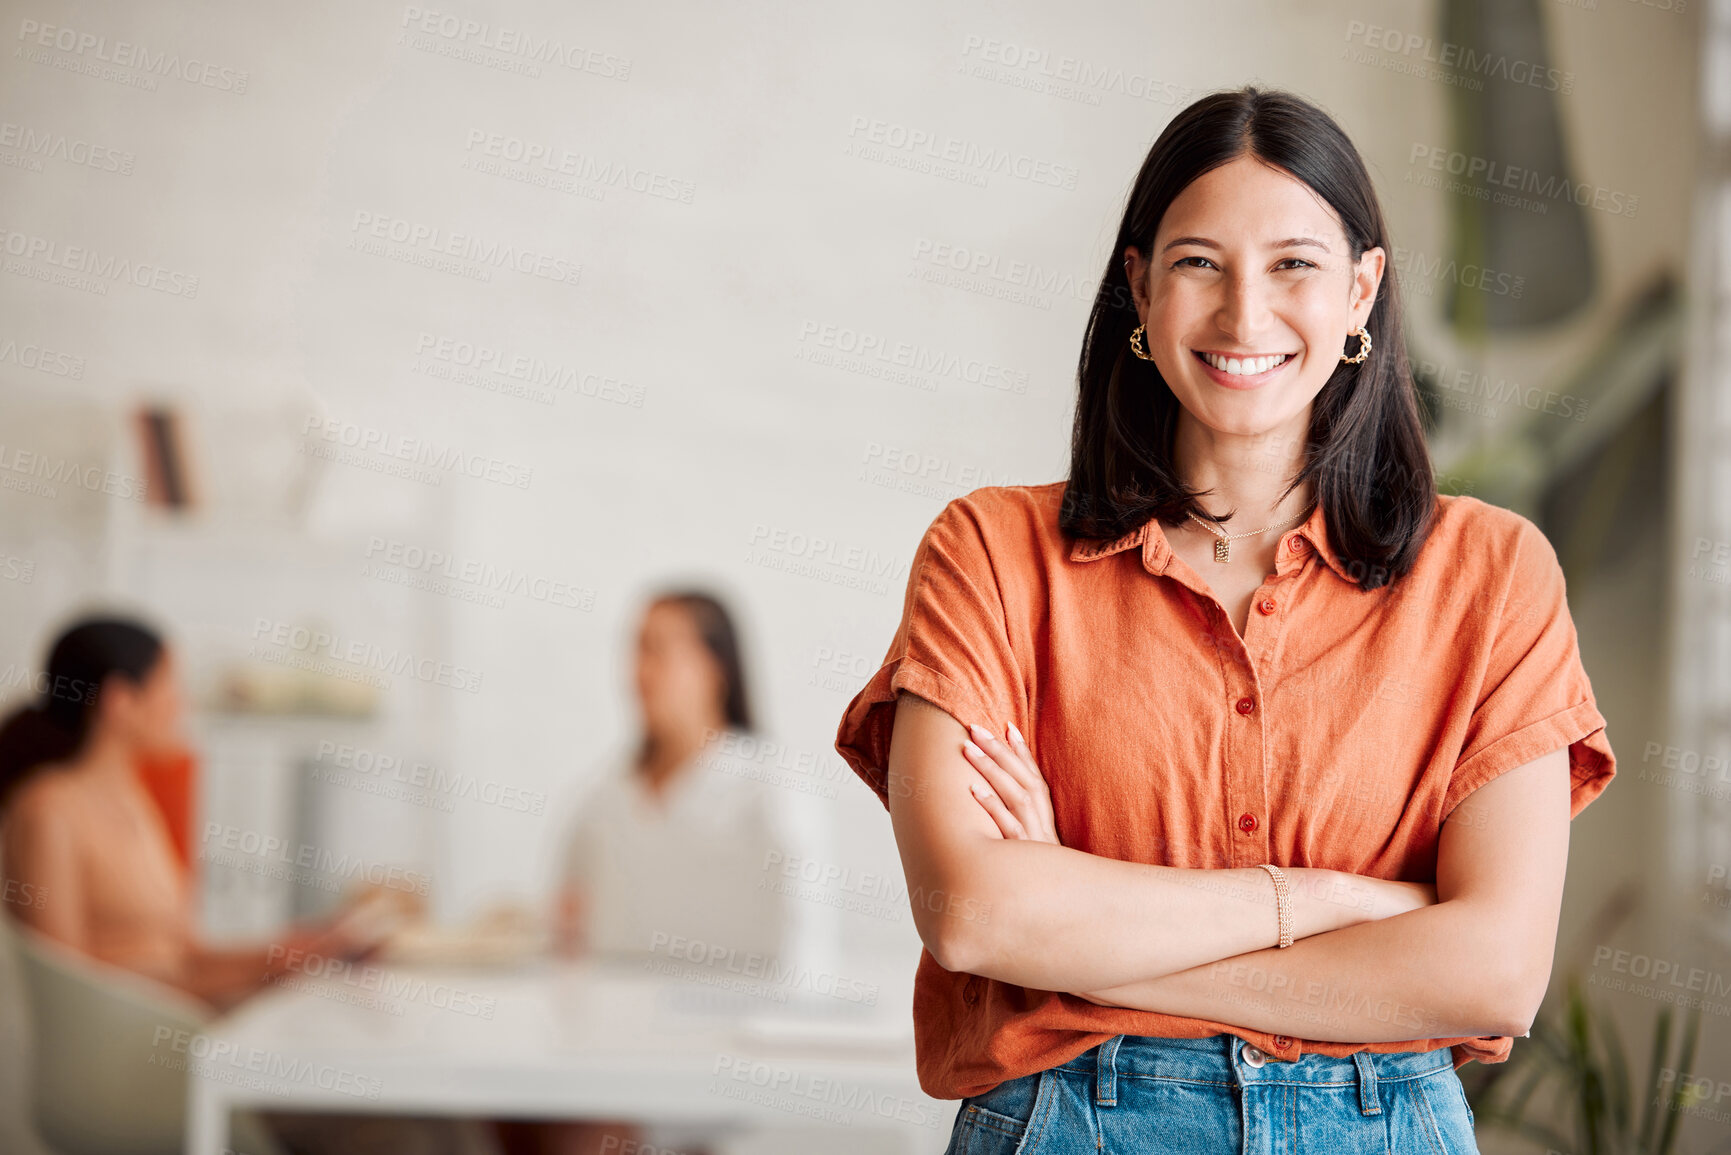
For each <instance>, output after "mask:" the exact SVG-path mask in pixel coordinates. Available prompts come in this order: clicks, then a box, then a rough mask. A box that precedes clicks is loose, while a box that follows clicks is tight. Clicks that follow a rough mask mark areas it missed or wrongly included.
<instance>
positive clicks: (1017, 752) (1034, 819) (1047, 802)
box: [962, 723, 1063, 846]
mask: <svg viewBox="0 0 1731 1155" xmlns="http://www.w3.org/2000/svg"><path fill="white" fill-rule="evenodd" d="M968 733H970V734H972V735H973V738H974V740H973V741H972V742H965V743H963V745H962V749H963V751H964V752H965V753H966V755H967V758H968V761H969V762H970V763H971V764H972V765H973V767H974V769H975V770H977V771H979V774H980V777H981V778H982V779H983V781H982V782H971V783H969V784H968V788H969V789H970V790H972V791H973V792H974V797H975V798H976V799H978V800H979V803H980V805H981V806H983V807H985V808H986V813H987V814H990V815H991V816H992V820H993V821H995V822H996V823H997V824H998V832H999V833H1000V834H1002V835H1003V836H1004V837H1005V838H1020V839H1023V840H1025V841H1028V842H1050V843H1051V844H1052V845H1053V846H1062V845H1063V843H1061V842H1059V841H1058V829H1057V825H1056V823H1055V822H1054V820H1053V818H1052V795H1051V792H1050V791H1048V790H1047V789H1046V779H1045V778H1044V777H1043V776H1042V775H1041V774H1040V768H1039V767H1038V766H1036V765H1034V759H1033V756H1032V755H1031V754H1030V753H1029V752H1028V744H1027V742H1026V741H1024V740H1023V738H1022V734H1021V731H1019V730H1017V729H1016V727H1015V724H1014V723H1010V724H1009V725H1006V726H1005V727H1004V734H1005V737H1004V738H1002V739H1000V738H998V737H996V736H995V735H994V734H993V733H992V732H991V731H990V730H988V729H986V728H985V727H984V726H980V725H978V724H975V723H969V725H968ZM976 743H978V744H977V745H976Z"/></svg>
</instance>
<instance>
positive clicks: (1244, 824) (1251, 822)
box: [1238, 813, 1256, 834]
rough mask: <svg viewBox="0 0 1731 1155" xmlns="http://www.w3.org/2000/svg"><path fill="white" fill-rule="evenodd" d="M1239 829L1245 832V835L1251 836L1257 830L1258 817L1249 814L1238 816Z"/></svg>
mask: <svg viewBox="0 0 1731 1155" xmlns="http://www.w3.org/2000/svg"><path fill="white" fill-rule="evenodd" d="M1238 829H1240V830H1242V831H1244V833H1246V834H1249V833H1250V832H1251V831H1252V830H1255V829H1256V815H1254V814H1249V813H1246V814H1240V815H1239V816H1238Z"/></svg>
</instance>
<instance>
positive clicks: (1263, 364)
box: [1191, 349, 1297, 389]
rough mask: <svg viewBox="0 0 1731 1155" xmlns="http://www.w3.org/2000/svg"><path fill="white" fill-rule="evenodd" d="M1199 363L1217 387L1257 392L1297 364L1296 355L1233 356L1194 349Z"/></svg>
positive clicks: (1241, 354) (1246, 354)
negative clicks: (1283, 371) (1259, 388)
mask: <svg viewBox="0 0 1731 1155" xmlns="http://www.w3.org/2000/svg"><path fill="white" fill-rule="evenodd" d="M1191 352H1192V353H1193V354H1195V356H1196V360H1198V361H1199V362H1201V363H1202V367H1203V369H1205V370H1206V371H1207V373H1208V376H1209V378H1210V379H1212V380H1213V381H1214V383H1215V384H1217V385H1224V386H1226V388H1228V389H1255V388H1258V387H1260V386H1262V385H1266V384H1267V383H1268V382H1270V381H1272V380H1274V378H1275V377H1277V376H1279V375H1280V372H1281V370H1283V369H1285V368H1286V367H1287V366H1288V365H1291V364H1292V363H1293V360H1294V359H1295V358H1296V357H1297V354H1296V353H1229V352H1215V351H1213V350H1208V349H1192V350H1191Z"/></svg>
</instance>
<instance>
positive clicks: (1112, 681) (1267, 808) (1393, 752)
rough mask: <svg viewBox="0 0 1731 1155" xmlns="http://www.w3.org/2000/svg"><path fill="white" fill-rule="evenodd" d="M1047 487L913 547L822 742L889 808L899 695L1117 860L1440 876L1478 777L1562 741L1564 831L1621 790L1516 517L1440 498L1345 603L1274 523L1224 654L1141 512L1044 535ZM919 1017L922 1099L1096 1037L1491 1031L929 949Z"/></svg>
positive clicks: (1314, 523) (1303, 538) (1004, 492)
mask: <svg viewBox="0 0 1731 1155" xmlns="http://www.w3.org/2000/svg"><path fill="white" fill-rule="evenodd" d="M1065 484H1066V483H1065V482H1061V481H1060V482H1053V483H1051V484H1047V485H1008V486H988V487H985V488H982V489H977V490H975V491H973V492H972V493H969V494H967V495H966V496H964V497H959V498H956V499H954V500H953V501H951V502H950V503H949V504H948V505H946V506H945V507H944V509H943V511H942V512H940V513H939V514H938V515H937V517H936V518H935V519H934V520H933V521H932V523H931V526H930V527H929V528H928V529H927V530H926V532H925V536H924V537H923V538H922V539H921V541H920V544H919V547H918V549H917V550H916V551H915V554H914V559H913V563H912V565H911V568H910V573H909V577H908V586H907V593H906V597H905V599H904V602H903V607H902V620H901V624H900V625H899V626H898V627H897V629H896V633H895V637H894V638H893V639H892V640H891V642H890V647H889V652H888V653H887V654H886V655H885V657H884V663H883V665H882V667H881V668H879V669H878V671H877V672H876V673H875V674H873V675H872V677H871V680H870V681H868V682H867V683H866V685H865V688H864V689H862V690H860V692H859V693H858V694H856V695H855V696H854V698H853V700H852V701H851V702H849V703H848V707H847V711H846V713H845V714H844V716H843V717H842V720H841V725H840V727H839V729H838V730H837V733H836V749H837V751H839V752H840V754H841V755H842V757H843V758H844V759H845V760H846V761H847V763H848V765H849V766H851V767H852V768H853V770H854V772H855V773H856V774H858V775H859V777H860V778H862V779H863V780H864V781H865V782H866V784H867V785H869V786H870V787H871V788H872V789H873V790H874V791H876V792H877V794H878V797H879V799H880V801H881V802H882V803H883V805H884V807H885V809H886V810H887V809H888V807H889V795H888V791H887V786H886V780H887V772H886V769H885V767H886V765H887V763H888V758H889V747H890V730H891V728H892V727H893V724H894V715H895V698H896V693H897V691H899V690H904V689H905V690H907V691H909V692H910V693H913V694H916V695H918V696H919V697H922V698H925V699H927V700H929V701H931V702H933V703H935V704H937V705H938V706H940V707H942V708H943V709H944V710H945V711H947V712H948V713H949V714H951V715H952V716H953V717H955V718H956V719H957V720H958V721H960V722H962V723H963V724H966V723H969V722H979V723H981V724H982V725H985V726H986V727H988V728H989V729H992V730H993V731H995V732H999V733H1001V732H1002V730H1003V724H1004V723H1005V722H1007V721H1008V722H1014V723H1015V724H1016V727H1017V728H1018V729H1020V730H1021V731H1022V733H1023V734H1024V735H1025V736H1026V738H1027V741H1028V746H1029V749H1030V752H1031V753H1032V755H1033V758H1034V761H1035V763H1036V764H1037V765H1038V766H1039V768H1040V771H1041V773H1042V774H1043V775H1044V776H1045V779H1046V781H1047V784H1048V786H1049V788H1050V792H1051V798H1052V810H1053V814H1054V817H1055V819H1056V823H1057V833H1058V837H1059V840H1060V841H1061V842H1062V843H1063V844H1064V845H1065V846H1068V847H1072V848H1075V849H1077V850H1083V851H1086V852H1088V853H1090V854H1098V855H1103V856H1105V857H1108V858H1116V859H1122V860H1125V861H1129V862H1145V863H1151V864H1158V865H1164V866H1175V867H1188V868H1209V869H1216V868H1238V867H1247V866H1255V865H1257V864H1258V863H1263V862H1271V863H1275V864H1276V865H1280V866H1292V867H1320V868H1326V869H1331V870H1341V871H1346V872H1349V873H1352V874H1362V875H1369V876H1371V877H1375V878H1385V879H1397V880H1402V881H1412V882H1434V881H1435V879H1436V858H1437V837H1438V833H1439V830H1440V828H1441V826H1442V823H1443V820H1444V819H1445V818H1447V817H1448V816H1449V813H1450V812H1451V811H1452V810H1453V809H1454V808H1455V807H1456V806H1457V805H1459V803H1460V801H1461V800H1462V799H1463V798H1465V797H1466V796H1467V795H1468V794H1470V793H1472V792H1473V791H1474V790H1476V789H1478V788H1479V787H1480V786H1483V785H1484V784H1485V783H1486V782H1489V781H1490V780H1491V779H1493V778H1495V777H1497V776H1498V775H1499V774H1502V773H1504V772H1505V771H1508V770H1512V769H1514V768H1515V767H1517V766H1520V765H1523V764H1524V763H1527V762H1530V761H1532V760H1533V759H1534V758H1537V757H1539V756H1540V755H1542V754H1545V753H1547V752H1549V751H1552V750H1556V749H1559V748H1561V747H1565V746H1566V747H1568V753H1569V773H1570V777H1571V783H1570V811H1569V813H1570V817H1571V818H1573V817H1574V815H1576V814H1579V813H1580V812H1581V809H1582V808H1583V807H1585V806H1586V805H1587V803H1589V802H1591V801H1592V800H1593V799H1594V798H1596V797H1597V796H1598V795H1599V794H1600V792H1602V791H1603V790H1604V789H1605V787H1606V785H1607V784H1608V783H1609V782H1610V780H1611V777H1612V775H1613V774H1615V772H1616V762H1615V757H1614V755H1613V754H1612V752H1611V747H1610V744H1609V743H1608V742H1607V740H1606V738H1605V720H1604V718H1603V717H1601V716H1600V714H1599V711H1598V708H1597V706H1596V704H1595V703H1594V700H1593V691H1592V687H1591V685H1589V683H1588V681H1587V675H1586V671H1585V670H1584V669H1583V668H1582V666H1581V661H1580V654H1579V650H1578V648H1577V645H1576V638H1575V628H1574V623H1573V622H1572V620H1571V619H1570V617H1569V610H1568V604H1567V601H1566V600H1565V597H1564V588H1563V573H1562V569H1561V567H1560V566H1559V565H1558V564H1557V557H1556V552H1555V550H1553V549H1552V547H1551V544H1550V542H1549V541H1547V540H1546V538H1545V536H1544V535H1543V534H1542V533H1541V532H1540V531H1539V530H1538V528H1537V527H1536V526H1534V525H1533V523H1532V522H1531V521H1529V520H1527V519H1526V518H1524V517H1522V516H1520V515H1518V514H1516V513H1513V512H1510V511H1509V510H1505V509H1501V508H1499V507H1497V506H1494V505H1489V504H1487V503H1485V502H1483V501H1480V500H1478V499H1477V498H1473V497H1451V496H1439V497H1438V499H1437V502H1438V509H1437V517H1436V519H1435V521H1434V523H1433V528H1432V530H1431V533H1430V536H1429V537H1428V539H1427V540H1426V541H1425V543H1424V545H1423V547H1422V548H1421V550H1420V552H1419V555H1418V560H1417V563H1416V565H1415V566H1414V568H1413V569H1412V571H1411V572H1410V573H1408V574H1407V575H1406V576H1405V577H1404V578H1402V579H1400V580H1399V581H1397V582H1395V583H1394V584H1393V585H1385V586H1383V587H1381V588H1379V589H1376V590H1372V591H1369V592H1366V591H1364V590H1361V589H1359V588H1358V586H1357V584H1356V583H1355V582H1354V581H1353V578H1354V576H1355V575H1354V574H1353V573H1352V572H1350V570H1351V567H1350V565H1349V564H1347V563H1343V562H1342V561H1341V560H1340V559H1339V558H1337V557H1335V556H1334V554H1333V552H1332V550H1331V549H1330V547H1329V543H1328V534H1327V532H1326V530H1325V526H1324V520H1323V517H1324V515H1323V510H1322V508H1321V506H1320V505H1318V507H1317V509H1316V510H1315V511H1314V512H1313V513H1312V514H1311V516H1310V518H1309V519H1308V520H1307V521H1306V522H1305V523H1304V524H1303V525H1300V526H1298V527H1296V528H1294V529H1291V530H1288V531H1287V532H1286V533H1284V534H1282V535H1281V538H1280V542H1279V547H1278V552H1277V553H1276V555H1275V556H1276V561H1275V570H1274V573H1273V574H1271V575H1269V577H1268V578H1267V579H1266V580H1265V582H1264V583H1263V585H1262V587H1261V588H1260V589H1259V590H1258V591H1257V593H1256V596H1255V598H1254V600H1253V601H1252V603H1251V609H1250V614H1249V617H1248V619H1247V621H1246V623H1245V629H1244V635H1243V637H1242V638H1241V637H1240V636H1239V634H1238V631H1237V630H1236V629H1235V628H1234V627H1233V625H1232V623H1231V620H1230V619H1229V617H1228V616H1227V613H1226V610H1225V609H1224V608H1223V607H1222V606H1221V604H1220V602H1219V600H1218V599H1217V598H1216V597H1215V596H1214V593H1213V592H1212V591H1211V590H1210V589H1209V587H1208V585H1207V583H1206V582H1204V581H1202V580H1201V579H1200V577H1199V575H1198V574H1197V573H1196V571H1195V570H1194V569H1192V568H1191V567H1190V565H1189V564H1188V563H1186V562H1185V561H1184V560H1183V559H1182V558H1180V557H1178V556H1177V555H1176V554H1174V553H1173V552H1172V547H1171V545H1170V544H1169V543H1168V541H1167V539H1166V534H1165V532H1164V530H1163V528H1162V526H1161V525H1160V523H1159V521H1158V520H1156V519H1152V518H1151V519H1149V520H1148V521H1147V522H1146V523H1144V524H1143V525H1142V526H1141V527H1140V528H1138V529H1136V530H1134V531H1132V532H1130V533H1127V534H1125V535H1124V536H1122V537H1120V538H1118V539H1117V540H1115V541H1111V542H1103V543H1102V542H1089V541H1079V540H1075V539H1069V538H1066V537H1065V535H1064V534H1063V533H1062V532H1060V530H1059V528H1058V505H1059V501H1060V499H1061V498H1062V496H1063V491H1064V486H1065ZM913 1015H914V1042H915V1051H916V1057H917V1064H918V1068H919V1080H920V1085H921V1087H923V1088H924V1089H925V1091H926V1093H927V1094H930V1095H932V1096H933V1097H935V1098H940V1099H959V1098H963V1097H966V1096H969V1095H978V1094H983V1093H985V1092H986V1091H988V1090H990V1089H991V1088H992V1087H994V1086H996V1085H997V1084H998V1083H1000V1082H1003V1081H1004V1080H1006V1079H1013V1078H1018V1077H1020V1076H1022V1075H1026V1074H1030V1073H1033V1072H1036V1071H1041V1070H1045V1069H1047V1068H1049V1067H1054V1066H1057V1065H1059V1064H1062V1063H1064V1062H1067V1061H1068V1060H1070V1059H1072V1058H1074V1057H1075V1056H1077V1055H1079V1054H1081V1053H1082V1052H1083V1051H1086V1050H1088V1049H1089V1048H1090V1047H1093V1046H1095V1045H1096V1044H1098V1043H1102V1042H1105V1041H1106V1040H1107V1039H1109V1038H1111V1037H1112V1036H1114V1035H1118V1034H1128V1035H1154V1036H1163V1037H1171V1038H1198V1037H1204V1036H1208V1035H1214V1034H1221V1033H1227V1034H1232V1035H1236V1036H1238V1037H1239V1038H1242V1039H1244V1040H1246V1041H1248V1042H1250V1043H1252V1044H1254V1045H1255V1046H1257V1047H1260V1048H1261V1049H1262V1050H1264V1051H1266V1052H1268V1053H1269V1054H1270V1055H1272V1056H1274V1057H1276V1058H1279V1059H1296V1058H1298V1057H1299V1056H1300V1055H1301V1054H1304V1053H1305V1052H1308V1051H1314V1052H1317V1053H1320V1054H1325V1055H1336V1056H1344V1055H1350V1054H1352V1053H1353V1052H1355V1051H1360V1050H1364V1051H1426V1050H1434V1049H1437V1048H1440V1047H1452V1048H1453V1052H1452V1056H1451V1057H1452V1059H1453V1062H1454V1065H1455V1066H1456V1067H1457V1068H1458V1067H1460V1066H1462V1065H1463V1064H1465V1063H1466V1062H1468V1061H1469V1060H1471V1059H1477V1060H1479V1061H1480V1062H1486V1063H1495V1062H1501V1061H1503V1060H1504V1059H1506V1058H1507V1057H1508V1054H1509V1050H1510V1047H1511V1045H1512V1043H1513V1040H1511V1039H1509V1038H1507V1037H1504V1036H1485V1037H1461V1038H1450V1039H1412V1040H1408V1041H1405V1042H1383V1043H1340V1042H1325V1041H1311V1040H1308V1039H1299V1038H1289V1037H1287V1036H1285V1035H1271V1034H1266V1033H1263V1032H1261V1031H1256V1030H1251V1029H1248V1028H1245V1027H1242V1026H1238V1025H1236V1024H1233V1023H1223V1022H1213V1021H1210V1020H1205V1019H1195V1018H1188V1017H1184V1016H1180V1015H1167V1014H1160V1013H1157V1012H1153V1011H1142V1010H1134V1009H1129V1008H1123V1007H1106V1006H1100V1005H1098V1004H1096V1003H1091V1002H1089V1001H1088V1000H1086V999H1083V998H1080V997H1078V996H1076V995H1072V994H1068V993H1063V992H1055V991H1039V990H1029V989H1025V988H1023V987H1019V986H1015V985H1013V984H1009V983H1003V982H999V981H996V980H993V979H988V978H983V977H981V976H978V975H970V974H964V973H958V972H951V971H946V970H944V969H943V968H942V967H940V966H938V964H937V961H936V960H935V959H933V958H932V955H931V952H929V951H921V953H920V962H919V969H918V971H917V972H916V974H915V979H914V1002H913ZM1419 1025H1420V1023H1419V1022H1417V1021H1415V1022H1414V1026H1415V1027H1417V1026H1419Z"/></svg>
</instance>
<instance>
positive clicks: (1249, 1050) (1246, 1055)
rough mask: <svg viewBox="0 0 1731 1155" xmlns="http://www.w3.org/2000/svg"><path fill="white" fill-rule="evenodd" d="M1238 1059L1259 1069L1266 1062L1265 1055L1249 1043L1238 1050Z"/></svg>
mask: <svg viewBox="0 0 1731 1155" xmlns="http://www.w3.org/2000/svg"><path fill="white" fill-rule="evenodd" d="M1238 1057H1239V1058H1241V1059H1243V1060H1244V1061H1245V1062H1246V1063H1249V1064H1250V1065H1251V1066H1252V1067H1260V1066H1262V1064H1264V1063H1266V1062H1267V1061H1268V1056H1267V1055H1265V1054H1263V1053H1262V1052H1261V1051H1260V1050H1258V1049H1257V1048H1256V1047H1253V1046H1251V1045H1250V1044H1249V1043H1245V1044H1244V1046H1242V1047H1240V1048H1239V1049H1238Z"/></svg>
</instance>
